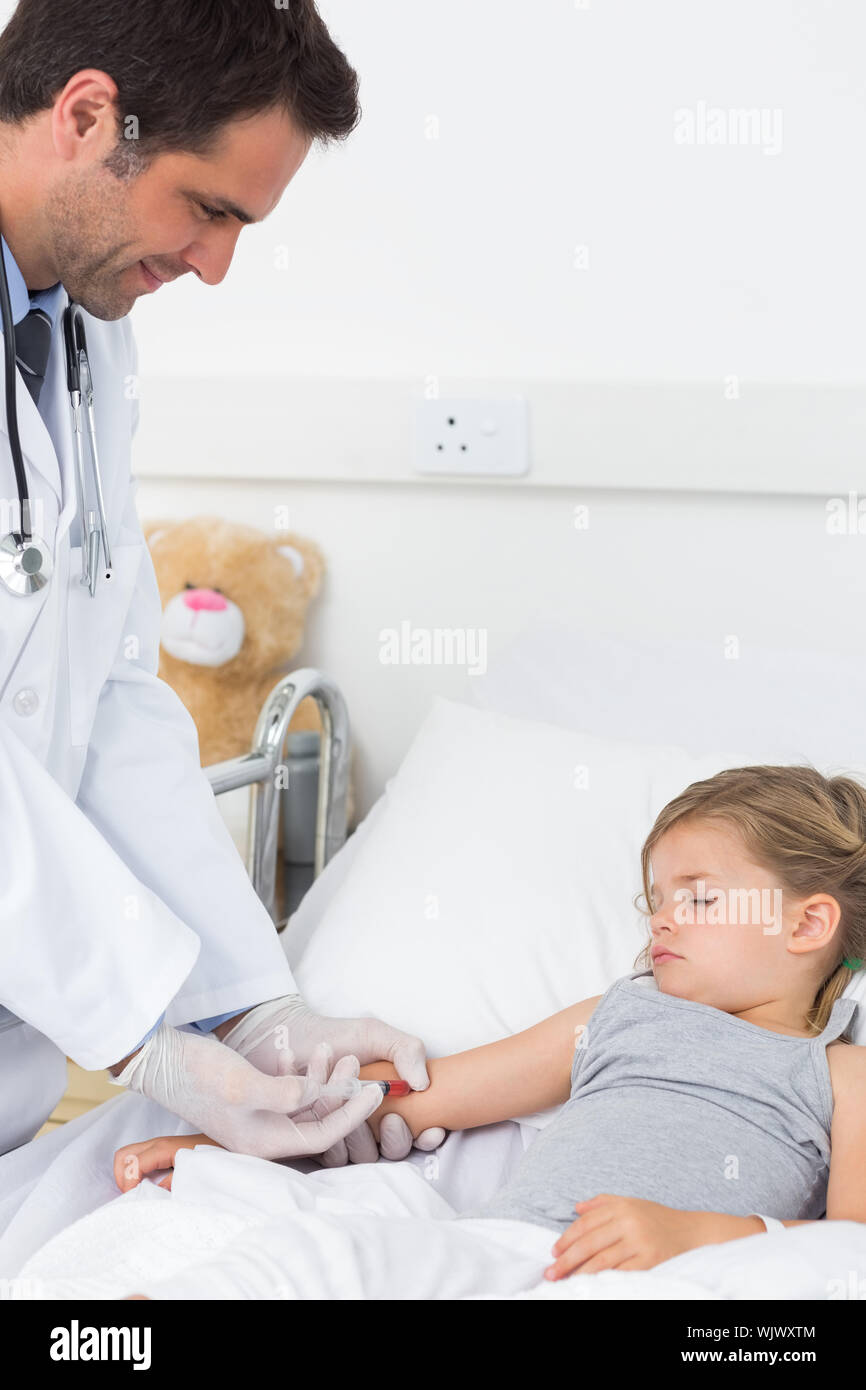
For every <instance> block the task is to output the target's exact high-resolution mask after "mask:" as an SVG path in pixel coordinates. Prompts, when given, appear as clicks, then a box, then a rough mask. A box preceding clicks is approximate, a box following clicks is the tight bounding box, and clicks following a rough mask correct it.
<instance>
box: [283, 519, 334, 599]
mask: <svg viewBox="0 0 866 1390" xmlns="http://www.w3.org/2000/svg"><path fill="white" fill-rule="evenodd" d="M274 547H275V549H276V550H277V551H278V553H279V554H280V555H284V556H285V557H286V559H287V560H290V561H291V563H292V565H293V566H294V570H295V574H296V576H297V579H298V584H299V586H300V589H301V592H302V593H303V594H304V596H305V597H306V598H313V597H314V596H315V595H316V594H317V593H318V592H319V587H320V585H321V583H322V576H323V574H324V572H325V558H324V556H323V555H322V552H321V550H320V549H319V547H318V546H317V545H315V544H314V543H313V541H309V540H307V539H306V537H305V536H297V535H294V534H287V535H285V536H283V537H281V538H280V539H279V540H276V541H275V542H274Z"/></svg>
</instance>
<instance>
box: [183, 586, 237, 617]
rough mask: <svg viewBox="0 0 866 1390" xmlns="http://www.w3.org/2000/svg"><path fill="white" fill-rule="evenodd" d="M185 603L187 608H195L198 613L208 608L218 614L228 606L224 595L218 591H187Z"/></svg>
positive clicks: (184, 597)
mask: <svg viewBox="0 0 866 1390" xmlns="http://www.w3.org/2000/svg"><path fill="white" fill-rule="evenodd" d="M183 601H184V603H185V604H186V606H187V608H193V609H195V611H196V612H199V611H200V609H202V608H206V609H210V610H211V612H214V613H218V612H219V611H220V609H222V608H225V607H226V606H227V605H226V601H225V599H224V598H223V596H222V594H218V593H217V591H216V589H187V590H186V592H185V593H184V596H183Z"/></svg>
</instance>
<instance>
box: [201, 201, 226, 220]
mask: <svg viewBox="0 0 866 1390" xmlns="http://www.w3.org/2000/svg"><path fill="white" fill-rule="evenodd" d="M199 207H200V208H201V210H202V212H204V213H206V214H207V217H208V220H209V221H210V222H220V221H223V220H224V219H225V218H226V217H228V213H227V212H223V211H222V210H221V209H220V208H211V207H208V205H207V203H199Z"/></svg>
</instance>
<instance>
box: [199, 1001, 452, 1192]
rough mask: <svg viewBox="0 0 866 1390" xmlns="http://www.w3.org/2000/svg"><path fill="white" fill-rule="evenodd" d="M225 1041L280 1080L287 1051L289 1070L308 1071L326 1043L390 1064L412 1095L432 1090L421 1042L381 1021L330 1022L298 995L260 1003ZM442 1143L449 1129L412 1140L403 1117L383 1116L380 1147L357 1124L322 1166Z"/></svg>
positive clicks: (362, 1060)
mask: <svg viewBox="0 0 866 1390" xmlns="http://www.w3.org/2000/svg"><path fill="white" fill-rule="evenodd" d="M223 1042H224V1043H225V1045H226V1047H231V1048H233V1049H234V1050H235V1051H236V1052H239V1053H240V1055H241V1056H242V1057H246V1059H247V1061H249V1062H252V1063H253V1065H254V1066H256V1067H258V1068H259V1070H260V1071H263V1072H267V1073H268V1075H269V1076H279V1075H280V1069H281V1066H284V1065H286V1062H285V1053H286V1052H288V1053H289V1054H290V1061H289V1063H288V1065H293V1066H294V1067H296V1068H298V1069H302V1068H305V1067H308V1066H309V1060H310V1056H311V1053H312V1050H313V1048H314V1047H315V1046H316V1044H317V1043H320V1042H327V1043H328V1044H329V1045H330V1046H331V1048H332V1049H333V1052H334V1055H335V1056H336V1057H338V1058H339V1057H341V1056H345V1055H351V1056H354V1057H357V1058H358V1061H359V1063H360V1064H361V1066H364V1065H365V1064H366V1063H368V1062H381V1061H389V1062H391V1063H392V1064H393V1066H394V1067H395V1068H396V1071H397V1074H398V1076H402V1077H403V1079H404V1080H405V1081H408V1082H409V1085H410V1086H411V1087H412V1089H413V1090H414V1091H426V1089H427V1087H428V1086H429V1085H430V1078H429V1076H428V1075H427V1067H426V1064H425V1058H424V1044H423V1043H422V1042H421V1039H420V1038H415V1037H412V1035H411V1034H410V1033H402V1032H400V1031H399V1029H397V1028H391V1027H389V1025H388V1024H387V1023H382V1022H381V1021H380V1020H379V1019H378V1018H329V1017H327V1015H323V1014H315V1013H313V1012H312V1010H311V1009H309V1008H308V1007H307V1005H306V1004H305V1003H304V1001H303V999H302V998H301V996H300V995H299V994H288V995H285V996H284V997H283V998H282V999H269V1000H267V1001H266V1002H265V1003H264V1004H257V1005H256V1007H255V1008H253V1009H250V1010H249V1012H248V1013H246V1014H245V1015H244V1017H243V1018H242V1019H240V1021H239V1022H238V1023H236V1024H235V1026H234V1028H232V1029H230V1030H229V1032H227V1033H224V1034H223ZM364 1089H365V1090H368V1089H369V1090H372V1089H373V1087H364ZM371 1113H372V1111H371ZM444 1138H445V1130H444V1129H438V1128H437V1129H427V1130H424V1132H423V1133H422V1134H419V1135H418V1138H417V1139H413V1138H412V1131H411V1130H410V1128H409V1126H408V1125H407V1124H406V1123H405V1121H404V1120H402V1119H401V1118H400V1116H399V1115H384V1116H383V1117H382V1124H381V1127H380V1138H379V1144H378V1145H377V1144H376V1139H375V1136H374V1135H373V1132H372V1130H371V1129H370V1128H369V1127H368V1126H367V1125H366V1124H364V1123H363V1122H359V1124H358V1126H357V1127H356V1128H355V1129H354V1130H353V1131H344V1133H343V1134H341V1135H340V1136H339V1137H336V1138H335V1141H334V1142H333V1144H332V1145H331V1147H329V1148H327V1149H326V1150H325V1151H324V1152H322V1153H320V1155H319V1161H320V1162H321V1163H322V1164H323V1165H324V1166H325V1167H329V1168H330V1167H339V1166H341V1165H342V1164H344V1163H349V1162H351V1163H375V1162H376V1160H377V1159H378V1157H379V1152H380V1149H381V1153H382V1157H383V1158H390V1159H398V1158H405V1157H406V1155H407V1154H408V1153H409V1151H410V1150H411V1148H412V1145H413V1144H414V1145H415V1146H416V1148H419V1149H425V1150H427V1149H435V1148H438V1147H439V1145H440V1144H441V1143H442V1141H443V1139H444Z"/></svg>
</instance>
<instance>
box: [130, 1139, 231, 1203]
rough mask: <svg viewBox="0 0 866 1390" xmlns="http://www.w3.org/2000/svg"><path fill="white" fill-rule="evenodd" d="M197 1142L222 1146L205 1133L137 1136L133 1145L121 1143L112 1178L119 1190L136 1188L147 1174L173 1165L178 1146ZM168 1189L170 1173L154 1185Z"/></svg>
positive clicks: (185, 1147)
mask: <svg viewBox="0 0 866 1390" xmlns="http://www.w3.org/2000/svg"><path fill="white" fill-rule="evenodd" d="M196 1144H213V1145H214V1146H215V1147H216V1148H218V1149H220V1148H222V1145H221V1144H217V1142H216V1140H215V1139H208V1137H207V1135H206V1134H169V1135H165V1136H163V1137H161V1138H159V1139H139V1140H138V1142H137V1143H135V1144H124V1146H123V1148H122V1149H118V1150H117V1153H116V1154H115V1155H114V1181H115V1182H116V1183H117V1186H118V1187H119V1188H120V1190H121V1192H129V1191H130V1189H131V1188H133V1187H137V1186H138V1184H139V1183H140V1182H141V1180H142V1178H143V1177H145V1176H146V1175H147V1174H148V1173H155V1172H157V1171H158V1170H159V1169H160V1168H173V1167H174V1156H175V1154H176V1153H177V1151H178V1149H194V1148H195V1146H196ZM157 1186H158V1187H165V1188H168V1190H169V1192H170V1191H171V1173H169V1174H168V1175H167V1176H166V1177H164V1178H163V1179H162V1182H160V1183H158V1184H157Z"/></svg>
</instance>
